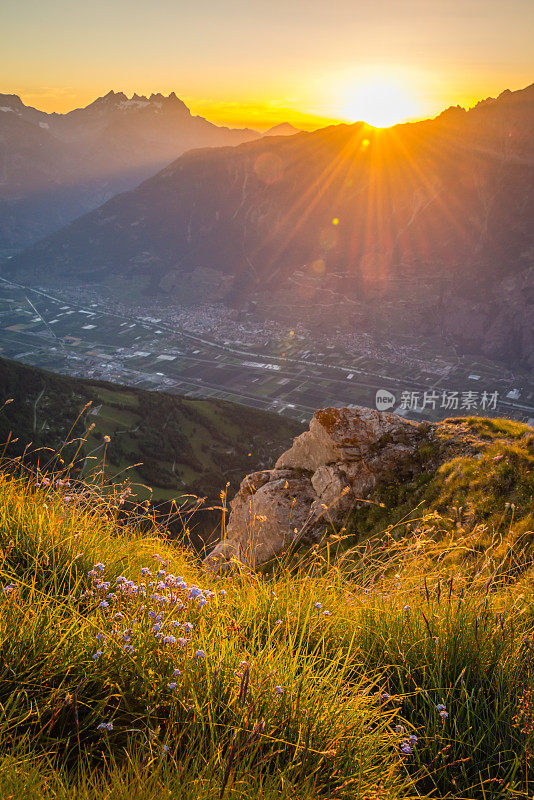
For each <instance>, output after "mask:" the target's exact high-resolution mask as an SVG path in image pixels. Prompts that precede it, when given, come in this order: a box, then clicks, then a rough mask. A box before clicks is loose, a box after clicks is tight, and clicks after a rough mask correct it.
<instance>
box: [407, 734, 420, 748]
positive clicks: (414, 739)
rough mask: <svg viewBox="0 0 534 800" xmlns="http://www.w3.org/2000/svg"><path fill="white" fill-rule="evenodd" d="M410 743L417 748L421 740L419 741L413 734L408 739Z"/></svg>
mask: <svg viewBox="0 0 534 800" xmlns="http://www.w3.org/2000/svg"><path fill="white" fill-rule="evenodd" d="M408 741H409V742H410V744H411V745H414V746H415V745H416V744H417V742H418V741H419V740H418V738H417V736H414V735H413V734H412V735H411V736H409V737H408Z"/></svg>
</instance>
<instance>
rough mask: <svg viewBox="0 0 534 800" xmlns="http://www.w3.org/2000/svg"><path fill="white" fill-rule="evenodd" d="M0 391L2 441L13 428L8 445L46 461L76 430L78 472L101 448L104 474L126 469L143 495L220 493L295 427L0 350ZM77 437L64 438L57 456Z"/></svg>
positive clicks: (97, 458)
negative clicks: (34, 363)
mask: <svg viewBox="0 0 534 800" xmlns="http://www.w3.org/2000/svg"><path fill="white" fill-rule="evenodd" d="M7 400H13V402H12V403H9V404H7V405H5V406H4V408H3V409H2V411H1V412H0V443H4V442H6V441H7V440H8V438H9V436H10V434H11V436H12V439H14V438H16V439H18V441H16V442H13V441H11V443H10V444H9V446H8V448H7V454H8V455H11V456H14V455H20V454H22V453H24V452H25V453H26V458H27V459H28V460H32V461H33V462H34V463H35V462H39V464H40V466H41V467H44V466H46V465H47V464H48V463H49V461H50V459H51V458H52V454H53V453H54V452H56V451H57V450H58V449H59V448H61V447H62V445H63V444H64V442H65V441H66V439H68V440H69V441H73V440H76V439H77V438H78V437H81V438H83V439H86V440H87V441H86V443H84V444H83V447H82V450H81V452H80V453H79V454H78V457H77V459H76V464H77V466H76V468H75V469H76V475H77V476H78V477H80V476H81V477H84V476H86V475H87V474H88V473H89V472H90V471H91V469H92V468H94V465H95V464H99V463H101V462H102V460H103V459H104V457H105V462H106V464H107V473H108V475H109V476H110V477H113V476H120V478H121V480H124V479H126V478H127V479H128V480H129V481H131V483H132V488H133V490H134V493H135V495H136V496H137V497H138V498H140V499H145V498H148V497H150V498H152V499H154V500H165V499H170V498H176V497H177V496H179V495H182V494H189V493H192V494H196V495H199V496H206V497H208V498H209V500H212V501H213V500H217V499H218V498H219V493H220V491H221V489H224V488H225V484H226V483H227V482H229V483H230V489H231V490H234V489H236V488H237V486H238V485H239V482H240V480H241V479H242V477H243V476H244V475H245V474H246V473H247V472H250V471H251V470H254V469H259V468H261V467H264V466H268V465H269V466H270V465H271V464H272V463H273V461H274V460H275V459H276V457H277V456H278V455H280V453H282V452H283V451H284V450H285V449H286V448H287V447H288V446H289V445H290V444H291V440H292V437H293V436H296V435H297V434H298V433H300V432H301V430H302V426H301V425H300V424H299V423H297V422H295V421H293V420H290V419H286V418H285V417H280V416H278V415H276V414H270V413H268V412H264V411H258V410H255V409H251V408H246V407H243V406H237V405H234V404H232V403H228V402H224V401H221V400H196V399H195V400H189V399H187V398H184V397H180V396H178V395H170V394H163V393H159V392H148V391H144V390H141V389H135V388H128V387H124V386H117V385H114V384H109V383H105V382H92V381H85V380H77V379H74V378H70V377H65V376H61V375H56V374H51V373H47V372H43V371H40V370H37V369H35V368H33V367H28V366H25V365H22V364H18V363H15V362H13V361H7V360H5V359H0V405H1V404H2V403H5V402H6V401H7ZM71 429H72V430H71ZM69 431H70V434H69ZM105 437H109V438H110V441H109V442H107V441H106V439H105ZM30 443H31V444H30ZM78 444H79V441H78V442H75V443H74V444H71V445H68V446H67V447H66V448H64V450H63V451H62V456H63V459H64V461H66V462H67V461H68V458H69V457H72V455H73V454H74V453H75V452H76V449H77V447H78ZM42 448H50V449H42ZM80 455H83V456H86V457H87V458H86V460H85V463H84V462H83V460H80ZM134 465H137V466H135V468H134ZM80 469H82V470H83V471H82V473H81V475H80V472H79V470H80ZM147 487H150V489H152V491H149V489H148V488H147Z"/></svg>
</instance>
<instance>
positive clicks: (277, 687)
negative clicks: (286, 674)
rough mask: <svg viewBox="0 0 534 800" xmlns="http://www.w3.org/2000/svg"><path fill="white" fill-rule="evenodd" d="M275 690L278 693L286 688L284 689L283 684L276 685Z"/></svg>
mask: <svg viewBox="0 0 534 800" xmlns="http://www.w3.org/2000/svg"><path fill="white" fill-rule="evenodd" d="M274 691H275V692H276V694H282V692H283V691H284V690H283V689H282V687H281V686H275V687H274Z"/></svg>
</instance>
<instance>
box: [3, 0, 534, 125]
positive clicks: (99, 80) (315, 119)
mask: <svg viewBox="0 0 534 800" xmlns="http://www.w3.org/2000/svg"><path fill="white" fill-rule="evenodd" d="M0 29H1V31H2V35H1V47H0V76H1V85H0V91H1V92H8V93H11V92H12V93H16V94H19V95H20V96H21V97H22V99H23V100H24V102H26V103H28V104H30V105H35V106H36V107H38V108H41V109H43V110H46V111H68V110H70V109H72V108H75V107H78V106H82V105H86V104H87V103H88V102H90V101H91V100H93V99H94V98H95V97H97V96H99V95H102V94H105V93H106V92H107V91H109V89H114V90H115V91H120V90H122V91H124V92H126V93H127V94H129V95H130V94H133V93H134V92H138V93H140V94H146V93H151V92H158V91H161V92H163V93H165V94H168V93H169V92H170V91H175V92H176V94H177V95H178V96H179V97H181V98H182V99H183V100H184V101H185V102H186V103H187V104H188V105H189V106H190V107H191V109H192V110H193V112H194V113H200V114H203V115H205V116H207V117H209V118H210V119H212V120H214V121H217V122H226V123H229V124H232V125H237V124H248V125H251V126H256V127H268V126H269V125H272V124H275V123H276V122H280V121H283V120H288V121H290V122H293V123H294V124H295V125H299V126H300V127H314V126H315V127H316V126H317V124H321V123H326V122H328V121H331V120H345V121H346V120H348V121H354V120H357V119H362V118H363V119H365V113H364V112H365V111H366V109H367V106H366V98H367V99H368V95H369V94H372V93H373V91H374V89H373V87H375V86H377V85H378V86H381V87H384V86H385V87H386V95H387V87H388V86H391V87H393V88H394V89H398V90H399V92H400V95H401V96H402V98H403V103H401V104H400V106H399V112H398V115H399V116H400V117H403V118H417V117H423V116H431V115H433V114H436V113H438V112H439V111H440V110H441V109H442V108H444V107H446V106H448V105H451V104H456V103H460V104H462V105H470V104H472V103H473V102H475V101H476V100H478V99H480V98H484V97H487V96H490V95H491V96H495V95H496V94H498V93H500V92H501V91H502V90H503V89H505V88H510V89H518V88H522V87H524V86H526V85H528V84H529V83H532V82H533V81H534V48H533V46H532V42H533V40H534V0H365V2H363V1H362V0H265V2H257V1H256V0H192V1H191V2H182V0H83V2H82V0H0ZM369 87H371V88H369ZM367 121H372V120H367ZM395 121H397V120H395ZM398 121H400V119H399V120H398Z"/></svg>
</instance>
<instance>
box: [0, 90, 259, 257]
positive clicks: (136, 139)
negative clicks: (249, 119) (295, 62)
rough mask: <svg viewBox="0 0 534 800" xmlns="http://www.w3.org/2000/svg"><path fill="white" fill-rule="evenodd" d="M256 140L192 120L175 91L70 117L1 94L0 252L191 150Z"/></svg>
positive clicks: (122, 99)
mask: <svg viewBox="0 0 534 800" xmlns="http://www.w3.org/2000/svg"><path fill="white" fill-rule="evenodd" d="M258 135H259V134H257V133H256V132H255V131H251V130H231V129H229V128H224V127H219V126H217V125H214V124H212V123H211V122H208V120H206V119H203V118H202V117H196V116H193V115H192V114H191V112H190V111H189V109H188V108H187V106H186V105H185V104H184V103H183V102H182V101H181V100H180V99H179V98H177V97H176V95H175V94H174V92H173V93H171V94H170V95H169V96H168V97H163V95H161V94H155V95H151V96H150V97H140V96H138V95H134V96H133V97H132V98H131V99H128V98H127V97H126V95H125V94H124V93H122V92H109V93H108V94H107V95H106V96H105V97H100V98H98V99H97V100H95V101H94V102H93V103H91V104H90V105H88V106H87V107H86V108H79V109H76V110H74V111H71V112H69V113H68V114H55V113H54V114H46V113H44V112H42V111H38V110H37V109H35V108H30V107H28V106H26V105H24V103H23V102H22V101H21V99H20V98H19V97H18V96H17V95H5V94H4V95H0V248H17V247H21V246H24V245H26V244H29V243H31V242H33V241H36V240H37V239H39V238H42V237H43V236H45V235H47V234H48V233H50V232H51V231H52V230H54V229H57V228H60V227H62V226H63V225H64V224H65V223H66V222H68V221H69V220H71V219H74V218H75V217H76V216H79V215H80V214H83V213H85V212H86V211H88V210H89V209H91V208H95V207H96V206H98V205H100V203H103V202H104V201H105V200H107V199H108V198H109V197H112V196H113V195H114V194H116V193H117V192H120V191H124V190H126V189H131V188H132V187H133V186H135V185H136V184H138V183H140V182H141V181H142V180H144V179H145V178H147V177H149V176H150V175H153V174H154V173H155V172H157V171H158V170H160V169H161V168H162V167H163V166H164V165H165V164H168V163H169V162H171V161H173V159H175V158H176V157H177V156H179V155H180V154H181V153H183V152H185V151H186V150H188V149H190V148H191V147H206V146H218V145H229V144H240V143H241V142H244V141H247V140H249V139H253V138H256V137H257V136H258Z"/></svg>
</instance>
